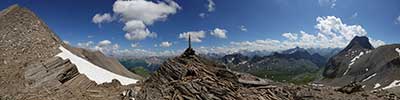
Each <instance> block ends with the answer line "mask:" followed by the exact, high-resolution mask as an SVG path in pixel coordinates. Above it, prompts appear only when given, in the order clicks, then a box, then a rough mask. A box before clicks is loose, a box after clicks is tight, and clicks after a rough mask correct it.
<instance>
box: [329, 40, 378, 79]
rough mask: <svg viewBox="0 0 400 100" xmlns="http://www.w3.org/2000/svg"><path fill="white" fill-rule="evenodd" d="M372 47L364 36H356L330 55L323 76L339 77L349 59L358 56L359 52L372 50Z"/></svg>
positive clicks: (344, 70)
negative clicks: (340, 49)
mask: <svg viewBox="0 0 400 100" xmlns="http://www.w3.org/2000/svg"><path fill="white" fill-rule="evenodd" d="M373 49H374V47H373V46H372V45H371V43H370V42H369V39H368V38H367V37H365V36H361V37H360V36H356V37H354V38H353V39H352V40H351V41H350V43H349V44H348V45H347V46H346V48H344V49H343V50H342V51H340V52H339V53H338V54H336V55H335V56H333V57H331V58H330V59H329V61H328V63H327V64H326V68H325V70H324V73H323V76H324V77H326V78H335V77H340V76H343V74H345V72H346V70H347V67H348V65H349V64H350V63H351V60H352V59H353V58H354V57H356V56H359V55H360V53H361V52H363V53H365V52H366V51H369V50H373Z"/></svg>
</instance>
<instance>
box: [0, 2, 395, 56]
mask: <svg viewBox="0 0 400 100" xmlns="http://www.w3.org/2000/svg"><path fill="white" fill-rule="evenodd" d="M137 1H141V3H140V2H137ZM0 2H1V3H0V7H1V8H2V9H4V8H6V7H8V6H10V5H12V4H19V5H21V6H23V7H27V8H29V9H31V10H32V11H34V12H35V13H36V14H37V15H38V16H39V17H40V18H41V19H43V20H44V21H45V22H46V23H47V24H48V26H49V27H50V28H51V29H52V30H53V31H54V32H55V33H56V34H57V35H59V36H60V37H61V38H62V39H63V40H66V41H69V43H70V44H72V45H75V46H79V45H78V43H81V45H82V44H83V43H85V42H88V41H92V42H93V43H92V44H91V45H90V46H87V47H86V48H92V49H96V48H97V49H98V48H102V47H104V46H99V44H100V43H99V42H100V41H103V43H104V44H103V45H110V46H111V45H116V44H117V45H118V47H116V48H114V49H115V50H120V51H121V50H125V51H129V50H132V51H135V50H136V51H138V50H139V51H143V52H144V51H145V52H165V51H169V52H174V51H179V50H182V49H184V48H185V47H186V41H185V39H184V37H181V38H179V37H180V34H182V35H183V34H184V33H185V32H192V34H197V33H199V32H200V31H203V33H204V36H203V38H200V39H201V42H198V41H197V42H195V43H194V46H195V47H196V48H198V49H199V51H201V52H216V51H219V52H234V51H238V50H246V49H249V50H272V51H273V50H281V49H287V48H292V47H294V46H300V47H304V48H317V47H321V48H327V47H343V46H345V45H346V43H347V42H348V41H349V39H348V38H346V37H348V36H355V35H367V36H369V37H371V38H372V40H374V43H376V44H377V45H382V44H383V43H384V44H391V43H399V42H400V41H399V39H398V37H400V1H399V0H247V1H243V0H175V1H171V0H167V1H163V0H161V1H144V0H132V1H126V2H120V3H119V4H117V3H116V2H119V1H114V0H40V1H37V0H36V1H35V0H2V1H0ZM125 3H129V4H132V5H130V6H128V8H121V9H120V11H116V10H115V7H116V6H121V7H122V6H126V5H124V4H125ZM211 3H212V4H211ZM146 4H152V5H153V6H150V7H149V5H146ZM162 4H163V5H162ZM175 4H176V5H175ZM140 7H142V8H143V7H144V8H146V9H141V8H140ZM201 13H203V14H204V15H205V16H203V17H201V16H200V14H201ZM96 14H99V15H101V16H102V17H103V19H101V18H100V19H101V20H100V21H99V22H97V23H96V22H94V21H93V20H94V19H93V18H94V16H95V15H96ZM104 14H109V15H110V16H109V17H111V18H109V19H107V18H106V17H104V16H103V15H104ZM146 14H147V15H152V16H151V17H143V16H144V15H146ZM142 15H143V16H142ZM152 17H154V18H152ZM318 18H319V19H320V20H317V19H318ZM128 22H140V23H144V28H143V27H140V28H138V27H137V26H135V25H139V24H133V25H131V26H126V23H128ZM324 22H327V23H324ZM329 22H335V23H334V24H335V25H332V24H329ZM336 22H340V23H336ZM318 24H319V25H320V26H324V27H325V28H326V27H328V28H332V27H333V29H331V30H328V31H327V30H323V29H318V28H316V26H317V25H318ZM125 26H126V27H127V29H128V30H126V29H124V27H125ZM335 28H336V29H335ZM129 29H130V30H129ZM216 29H219V31H215V30H216ZM244 29H246V30H244ZM132 30H133V31H132ZM137 30H139V31H142V30H145V31H146V30H148V32H147V33H149V34H150V35H147V36H146V37H145V38H143V37H142V38H140V39H132V38H130V39H129V38H127V37H126V36H125V35H126V34H127V33H129V32H131V33H130V34H131V35H135V34H138V33H137V32H138V31H137ZM214 31H215V32H214ZM135 32H136V33H135ZM211 33H214V35H212V34H211ZM285 33H287V34H286V35H284V34H285ZM154 34H156V36H153V35H154ZM221 34H223V35H224V36H222V35H221ZM318 34H321V35H318ZM331 34H336V35H331ZM321 37H327V38H326V39H320V38H321ZM104 40H108V41H107V42H105V41H104ZM328 40H329V41H328ZM333 40H334V41H333ZM162 42H164V44H163V45H161V44H162ZM310 42H314V44H310ZM318 42H320V43H319V44H318ZM336 42H339V43H338V44H337V45H334V44H333V43H336ZM323 43H327V44H331V45H329V46H321V45H320V44H323ZM341 43H342V44H341ZM131 44H137V45H138V46H137V47H132V46H131ZM81 47H82V46H81ZM110 48H113V47H109V48H104V49H110ZM101 50H103V49H101ZM111 51H112V50H111ZM143 52H139V53H143ZM135 53H138V52H133V54H135ZM153 54H154V53H153Z"/></svg>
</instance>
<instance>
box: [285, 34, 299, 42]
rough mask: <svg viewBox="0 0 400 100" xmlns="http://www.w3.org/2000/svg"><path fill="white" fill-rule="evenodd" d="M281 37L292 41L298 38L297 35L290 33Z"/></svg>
mask: <svg viewBox="0 0 400 100" xmlns="http://www.w3.org/2000/svg"><path fill="white" fill-rule="evenodd" d="M282 36H283V37H285V38H288V39H289V40H292V41H294V40H297V38H298V37H297V34H292V33H283V34H282Z"/></svg>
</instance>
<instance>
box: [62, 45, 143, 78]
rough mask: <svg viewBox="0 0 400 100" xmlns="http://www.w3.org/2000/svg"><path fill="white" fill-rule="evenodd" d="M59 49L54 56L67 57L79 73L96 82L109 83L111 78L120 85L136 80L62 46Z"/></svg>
mask: <svg viewBox="0 0 400 100" xmlns="http://www.w3.org/2000/svg"><path fill="white" fill-rule="evenodd" d="M59 49H60V50H61V51H62V52H61V53H59V54H57V55H56V56H58V57H61V58H62V59H64V60H65V59H69V60H70V61H71V63H73V64H75V66H76V67H77V69H78V71H79V73H81V74H84V75H86V76H87V77H88V78H89V79H90V80H92V81H95V82H96V83H97V84H102V83H105V82H107V83H110V82H111V81H112V80H113V79H116V80H118V81H119V82H121V84H122V85H128V84H134V83H136V82H137V81H138V80H135V79H132V78H128V77H125V76H121V75H118V74H115V73H113V72H110V71H108V70H105V69H103V68H101V67H99V66H96V65H94V64H92V63H91V62H89V61H87V60H85V59H83V58H81V57H78V56H76V55H75V54H73V53H71V52H70V51H68V50H67V49H65V48H64V47H63V46H60V47H59Z"/></svg>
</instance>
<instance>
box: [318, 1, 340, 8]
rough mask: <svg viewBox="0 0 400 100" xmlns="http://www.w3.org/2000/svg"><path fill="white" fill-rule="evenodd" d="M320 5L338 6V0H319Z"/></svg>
mask: <svg viewBox="0 0 400 100" xmlns="http://www.w3.org/2000/svg"><path fill="white" fill-rule="evenodd" d="M318 3H319V5H320V6H324V7H326V6H328V7H331V8H334V7H335V6H336V0H318Z"/></svg>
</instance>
